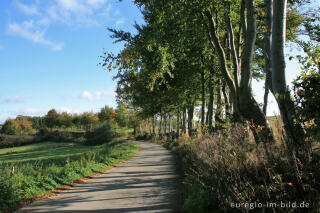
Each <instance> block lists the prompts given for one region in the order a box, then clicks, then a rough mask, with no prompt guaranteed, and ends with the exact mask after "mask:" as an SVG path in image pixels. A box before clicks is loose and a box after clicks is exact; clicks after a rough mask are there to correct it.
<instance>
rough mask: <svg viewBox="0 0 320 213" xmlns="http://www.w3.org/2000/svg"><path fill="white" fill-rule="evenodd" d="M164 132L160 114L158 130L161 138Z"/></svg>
mask: <svg viewBox="0 0 320 213" xmlns="http://www.w3.org/2000/svg"><path fill="white" fill-rule="evenodd" d="M161 131H162V114H160V120H159V129H158V135H159V136H161Z"/></svg>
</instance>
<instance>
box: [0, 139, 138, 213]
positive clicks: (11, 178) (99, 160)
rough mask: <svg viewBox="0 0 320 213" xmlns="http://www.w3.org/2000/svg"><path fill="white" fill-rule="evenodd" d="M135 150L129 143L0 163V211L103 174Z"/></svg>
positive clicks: (135, 147) (134, 146)
mask: <svg viewBox="0 0 320 213" xmlns="http://www.w3.org/2000/svg"><path fill="white" fill-rule="evenodd" d="M57 149H59V148H57ZM74 149H75V150H76V149H77V147H74ZM138 149H139V147H138V145H136V144H133V143H130V142H124V143H122V142H114V143H110V144H108V145H104V146H97V147H94V148H92V149H91V150H87V151H86V152H85V153H84V151H82V153H81V154H80V155H77V156H76V157H73V158H69V159H68V158H65V157H63V158H61V159H59V156H57V157H56V158H55V159H51V160H50V161H45V160H38V161H37V162H34V163H0V169H1V173H0V191H1V193H0V210H9V209H11V210H12V209H14V208H15V207H16V206H17V204H18V203H19V202H25V201H31V200H33V199H34V198H36V197H41V196H43V195H46V194H50V191H51V190H53V189H56V188H58V187H60V186H62V185H69V184H70V183H71V182H74V181H76V180H78V179H81V178H83V177H85V176H88V175H90V174H92V173H97V172H100V171H103V170H105V169H106V168H108V167H110V166H113V165H115V164H117V163H120V162H121V161H123V160H126V159H128V158H129V157H131V156H133V155H134V154H135V153H136V152H137V151H138ZM62 150H63V149H62ZM38 152H41V151H38Z"/></svg>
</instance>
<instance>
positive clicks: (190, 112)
mask: <svg viewBox="0 0 320 213" xmlns="http://www.w3.org/2000/svg"><path fill="white" fill-rule="evenodd" d="M193 111H194V105H193V104H192V105H190V106H189V107H188V134H189V136H190V137H191V136H193V125H192V124H193V122H192V121H193Z"/></svg>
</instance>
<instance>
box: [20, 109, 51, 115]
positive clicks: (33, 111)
mask: <svg viewBox="0 0 320 213" xmlns="http://www.w3.org/2000/svg"><path fill="white" fill-rule="evenodd" d="M47 112H48V110H45V109H37V108H26V109H22V110H20V111H19V112H18V113H16V114H17V115H29V116H42V115H45V114H47Z"/></svg>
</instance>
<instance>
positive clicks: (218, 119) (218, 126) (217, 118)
mask: <svg viewBox="0 0 320 213" xmlns="http://www.w3.org/2000/svg"><path fill="white" fill-rule="evenodd" d="M220 82H221V81H220V80H218V81H217V85H216V94H217V101H216V105H217V108H216V111H215V115H214V120H215V128H216V129H221V124H222V119H221V112H222V103H221V83H220Z"/></svg>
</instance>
